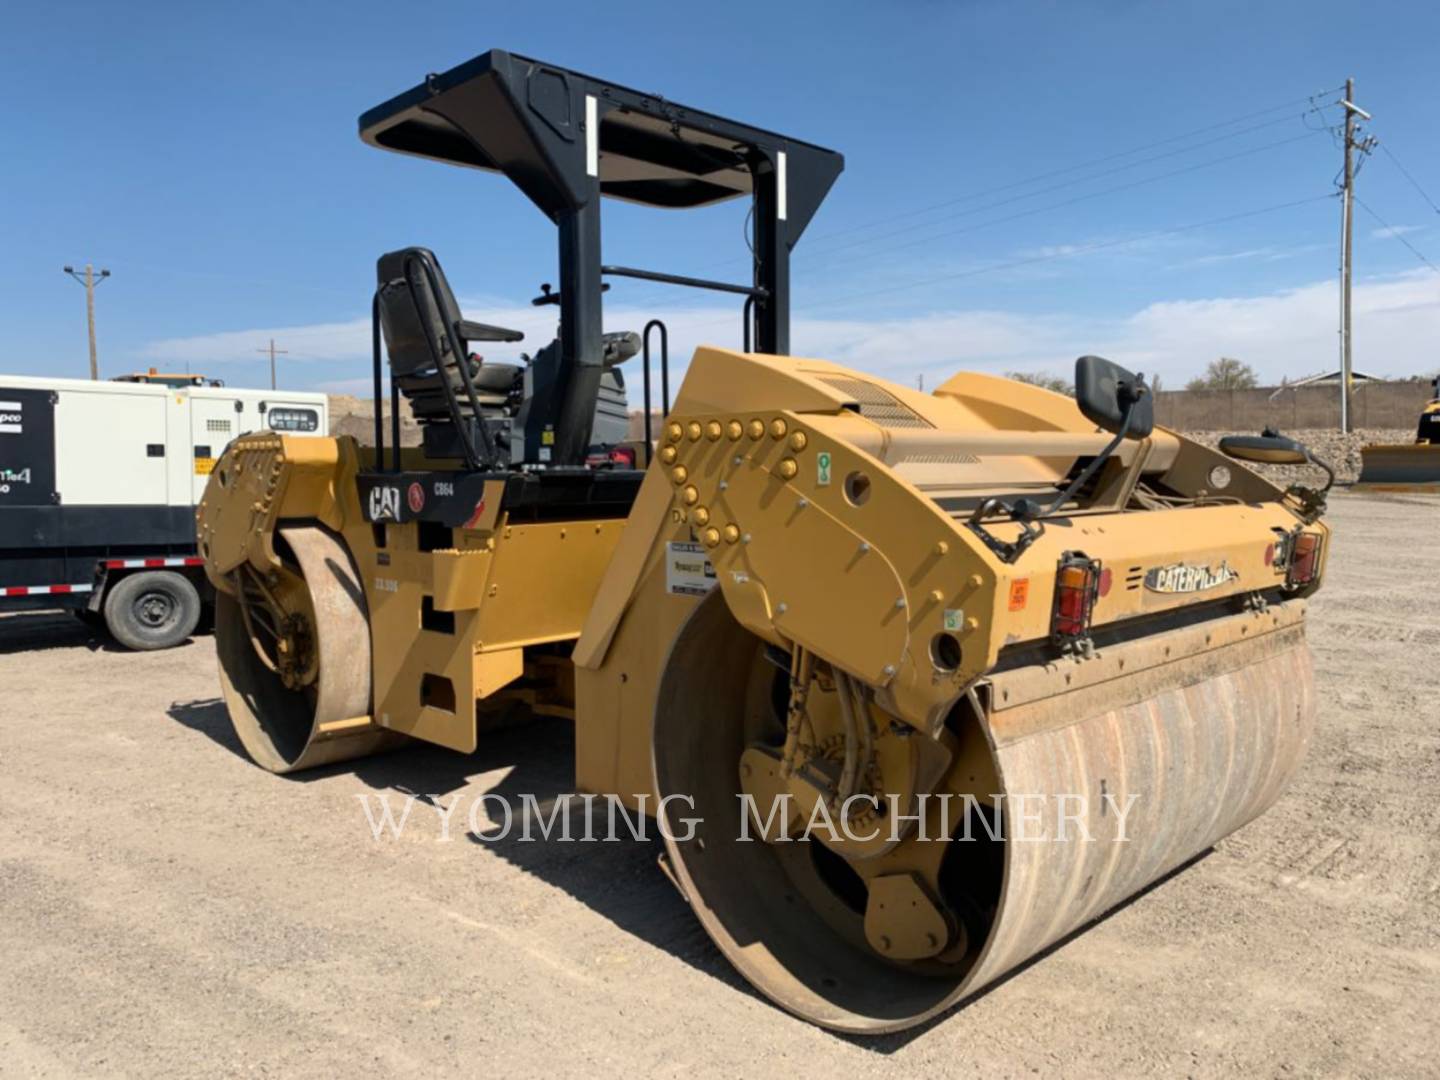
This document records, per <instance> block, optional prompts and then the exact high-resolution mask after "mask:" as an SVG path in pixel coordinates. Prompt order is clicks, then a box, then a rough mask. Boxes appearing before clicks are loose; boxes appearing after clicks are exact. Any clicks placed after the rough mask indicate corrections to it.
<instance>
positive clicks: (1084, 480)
mask: <svg viewBox="0 0 1440 1080" xmlns="http://www.w3.org/2000/svg"><path fill="white" fill-rule="evenodd" d="M1137 400H1138V399H1137ZM1135 405H1136V402H1135V401H1132V402H1130V404H1129V405H1127V406H1125V418H1124V419H1123V420H1121V421H1120V430H1119V431H1117V432H1115V437H1114V438H1113V439H1111V440H1110V444H1109V445H1108V446H1106V447H1105V449H1104V450H1101V451H1100V453H1098V454H1097V455H1095V457H1093V458H1091V459H1090V464H1089V465H1086V466H1085V468H1084V470H1083V471H1082V472H1081V473H1080V475H1079V476H1077V477H1075V479H1074V480H1072V481H1070V486H1069V487H1067V488H1066V489H1065V490H1064V491H1062V492H1060V494H1059V495H1057V496H1055V500H1054V501H1053V502H1052V503H1051V504H1050V505H1049V506H1047V507H1045V509H1043V510H1041V511H1040V512H1039V513H1038V514H1030V515H1027V516H1029V517H1031V518H1032V519H1033V518H1047V517H1049V516H1050V515H1051V514H1053V513H1055V511H1057V510H1059V509H1060V507H1062V506H1064V505H1065V504H1066V503H1067V502H1069V501H1070V500H1071V499H1073V498H1074V497H1075V493H1076V492H1077V491H1079V490H1080V489H1081V488H1083V487H1084V486H1085V485H1086V484H1088V483H1089V482H1090V480H1091V478H1092V477H1093V476H1094V475H1095V474H1096V473H1097V472H1099V471H1100V469H1101V467H1102V466H1103V465H1104V464H1105V462H1107V461H1109V460H1110V457H1111V455H1113V454H1114V453H1115V451H1116V449H1117V448H1118V447H1119V446H1120V444H1121V443H1122V442H1124V441H1125V437H1126V436H1127V435H1129V434H1130V421H1131V420H1132V419H1133V417H1134V416H1135ZM1017 506H1018V504H1017Z"/></svg>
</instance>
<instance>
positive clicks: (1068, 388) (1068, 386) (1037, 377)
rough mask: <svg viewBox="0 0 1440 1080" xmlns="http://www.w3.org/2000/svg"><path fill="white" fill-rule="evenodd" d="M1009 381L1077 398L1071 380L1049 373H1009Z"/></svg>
mask: <svg viewBox="0 0 1440 1080" xmlns="http://www.w3.org/2000/svg"><path fill="white" fill-rule="evenodd" d="M1005 377H1006V378H1007V379H1014V380H1015V381H1016V382H1023V383H1026V384H1027V385H1029V386H1039V387H1042V388H1043V389H1046V390H1053V391H1055V393H1057V394H1064V395H1065V396H1066V397H1074V396H1075V386H1074V384H1073V383H1071V382H1070V380H1069V379H1066V378H1064V377H1063V376H1060V375H1052V374H1050V373H1049V372H1048V371H1007V372H1006V373H1005Z"/></svg>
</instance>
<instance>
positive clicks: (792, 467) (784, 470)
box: [775, 457, 800, 480]
mask: <svg viewBox="0 0 1440 1080" xmlns="http://www.w3.org/2000/svg"><path fill="white" fill-rule="evenodd" d="M775 471H776V472H778V473H779V474H780V475H781V476H782V477H784V478H785V479H786V480H793V479H795V474H796V473H798V472H799V471H800V466H799V465H796V464H795V459H794V458H788V457H787V458H786V459H785V460H784V461H782V462H780V464H779V465H778V466H777V467H776V469H775Z"/></svg>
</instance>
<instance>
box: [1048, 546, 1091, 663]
mask: <svg viewBox="0 0 1440 1080" xmlns="http://www.w3.org/2000/svg"><path fill="white" fill-rule="evenodd" d="M1100 578H1101V571H1100V564H1099V563H1098V562H1096V561H1095V560H1094V559H1087V558H1086V557H1085V556H1084V555H1081V554H1078V553H1076V552H1066V553H1065V554H1064V555H1062V556H1061V557H1060V568H1059V570H1058V571H1057V572H1056V574H1055V615H1054V619H1053V621H1052V623H1051V627H1050V632H1051V634H1052V636H1053V637H1054V638H1055V640H1056V641H1059V642H1062V643H1064V642H1068V641H1075V640H1077V639H1079V638H1083V637H1085V636H1087V635H1088V634H1089V633H1090V620H1091V617H1092V616H1093V615H1094V613H1095V599H1096V597H1097V596H1098V595H1099V593H1100Z"/></svg>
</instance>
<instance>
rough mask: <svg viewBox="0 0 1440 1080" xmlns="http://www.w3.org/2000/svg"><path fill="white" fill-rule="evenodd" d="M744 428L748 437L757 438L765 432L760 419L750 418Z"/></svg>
mask: <svg viewBox="0 0 1440 1080" xmlns="http://www.w3.org/2000/svg"><path fill="white" fill-rule="evenodd" d="M745 430H746V431H747V432H748V433H749V435H750V438H752V439H758V438H760V436H762V435H764V434H765V423H764V421H762V420H751V421H750V423H749V424H747V425H746V428H745Z"/></svg>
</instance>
